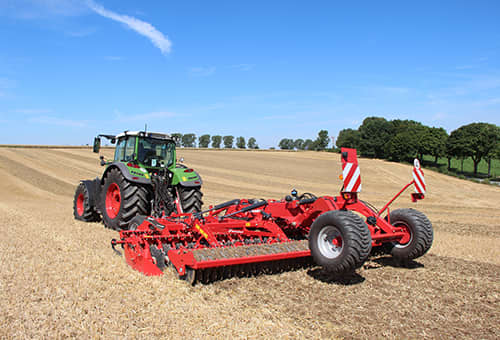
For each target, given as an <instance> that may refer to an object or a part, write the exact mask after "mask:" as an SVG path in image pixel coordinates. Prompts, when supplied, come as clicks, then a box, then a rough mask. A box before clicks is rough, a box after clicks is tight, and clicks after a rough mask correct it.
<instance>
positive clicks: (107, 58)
mask: <svg viewBox="0 0 500 340" xmlns="http://www.w3.org/2000/svg"><path fill="white" fill-rule="evenodd" d="M104 59H106V60H110V61H118V60H122V59H123V58H122V57H119V56H113V55H108V56H105V57H104Z"/></svg>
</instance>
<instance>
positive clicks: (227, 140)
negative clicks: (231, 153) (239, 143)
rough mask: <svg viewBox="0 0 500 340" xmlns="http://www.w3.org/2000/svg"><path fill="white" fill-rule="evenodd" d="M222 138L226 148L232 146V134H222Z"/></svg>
mask: <svg viewBox="0 0 500 340" xmlns="http://www.w3.org/2000/svg"><path fill="white" fill-rule="evenodd" d="M222 140H223V141H224V148H226V149H232V148H233V142H234V137H233V136H224V137H222Z"/></svg>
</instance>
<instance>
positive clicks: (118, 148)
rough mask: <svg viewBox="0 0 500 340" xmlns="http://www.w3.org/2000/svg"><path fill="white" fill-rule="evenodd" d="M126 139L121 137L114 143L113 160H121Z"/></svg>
mask: <svg viewBox="0 0 500 340" xmlns="http://www.w3.org/2000/svg"><path fill="white" fill-rule="evenodd" d="M126 143H127V141H126V140H125V139H122V140H120V141H118V144H116V149H115V161H121V160H123V158H124V156H125V144H126Z"/></svg>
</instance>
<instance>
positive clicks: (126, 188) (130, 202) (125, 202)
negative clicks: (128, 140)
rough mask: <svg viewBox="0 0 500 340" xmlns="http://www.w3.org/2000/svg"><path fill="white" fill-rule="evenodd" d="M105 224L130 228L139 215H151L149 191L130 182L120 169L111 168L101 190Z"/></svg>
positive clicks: (101, 207)
mask: <svg viewBox="0 0 500 340" xmlns="http://www.w3.org/2000/svg"><path fill="white" fill-rule="evenodd" d="M99 203H100V208H99V210H100V211H101V214H102V219H103V222H104V225H105V226H106V227H108V228H110V229H114V230H123V229H128V226H129V224H130V222H131V221H132V219H133V218H134V217H135V216H137V215H149V212H150V210H151V209H150V203H149V191H148V189H147V188H146V187H145V186H143V185H141V184H138V183H134V182H129V181H127V180H126V179H125V177H123V175H122V173H121V172H120V170H118V169H116V168H115V169H111V170H110V171H109V172H108V173H107V175H106V178H104V185H103V187H102V190H101V199H100V200H99Z"/></svg>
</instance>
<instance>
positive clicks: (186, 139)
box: [182, 133, 196, 148]
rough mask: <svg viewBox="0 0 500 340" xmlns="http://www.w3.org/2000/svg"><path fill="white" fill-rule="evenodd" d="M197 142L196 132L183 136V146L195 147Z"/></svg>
mask: <svg viewBox="0 0 500 340" xmlns="http://www.w3.org/2000/svg"><path fill="white" fill-rule="evenodd" d="M195 142H196V135H195V134H194V133H187V134H185V135H184V136H182V146H183V147H185V148H194V146H195Z"/></svg>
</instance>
